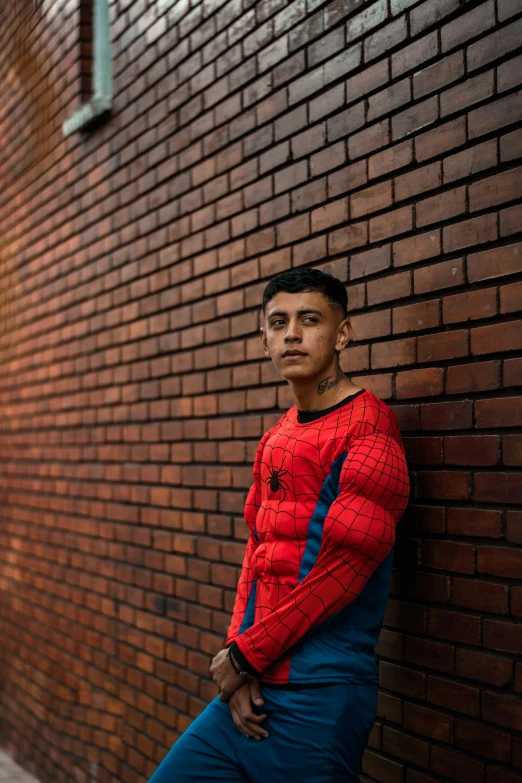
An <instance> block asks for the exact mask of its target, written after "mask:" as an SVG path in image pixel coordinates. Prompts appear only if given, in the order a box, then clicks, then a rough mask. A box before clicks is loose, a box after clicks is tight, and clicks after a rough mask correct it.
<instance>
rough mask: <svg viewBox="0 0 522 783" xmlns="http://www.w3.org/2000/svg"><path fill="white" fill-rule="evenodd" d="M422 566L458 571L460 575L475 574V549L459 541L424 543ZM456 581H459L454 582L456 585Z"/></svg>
mask: <svg viewBox="0 0 522 783" xmlns="http://www.w3.org/2000/svg"><path fill="white" fill-rule="evenodd" d="M422 565H425V566H427V567H428V568H440V569H442V570H443V571H456V572H457V573H459V574H473V573H474V572H475V563H474V551H473V547H472V546H470V545H468V544H461V543H459V542H457V541H423V542H422ZM455 581H458V580H454V582H453V583H454V584H455Z"/></svg>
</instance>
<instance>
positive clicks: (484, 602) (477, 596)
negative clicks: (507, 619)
mask: <svg viewBox="0 0 522 783" xmlns="http://www.w3.org/2000/svg"><path fill="white" fill-rule="evenodd" d="M452 603H453V604H455V605H456V606H462V607H464V608H465V609H474V610H475V611H479V612H494V613H495V614H507V612H508V588H507V587H506V586H505V585H499V584H496V583H493V582H484V581H480V580H477V579H473V580H472V579H457V578H455V579H454V580H453V595H452ZM483 628H484V625H483ZM485 646H486V647H489V646H491V645H485Z"/></svg>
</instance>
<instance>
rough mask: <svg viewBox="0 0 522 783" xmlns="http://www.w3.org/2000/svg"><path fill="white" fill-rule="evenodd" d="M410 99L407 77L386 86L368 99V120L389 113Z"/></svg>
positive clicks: (409, 86)
mask: <svg viewBox="0 0 522 783" xmlns="http://www.w3.org/2000/svg"><path fill="white" fill-rule="evenodd" d="M410 100H411V85H410V80H409V79H403V80H402V81H400V82H396V83H395V84H392V85H391V86H390V87H386V88H385V89H384V90H381V91H380V92H377V93H375V94H374V95H372V96H371V97H370V98H369V99H368V115H367V119H368V121H370V122H371V121H372V120H375V119H377V117H382V115H383V114H389V113H390V112H392V111H395V109H398V108H399V107H400V106H403V105H404V104H405V103H409V101H410Z"/></svg>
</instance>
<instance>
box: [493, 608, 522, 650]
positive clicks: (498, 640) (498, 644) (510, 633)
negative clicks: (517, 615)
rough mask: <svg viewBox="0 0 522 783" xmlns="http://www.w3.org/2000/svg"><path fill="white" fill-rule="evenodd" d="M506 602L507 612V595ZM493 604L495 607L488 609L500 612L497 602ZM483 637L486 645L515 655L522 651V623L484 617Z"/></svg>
mask: <svg viewBox="0 0 522 783" xmlns="http://www.w3.org/2000/svg"><path fill="white" fill-rule="evenodd" d="M505 603H506V608H505V612H506V613H507V596H506V599H505ZM493 606H494V607H495V608H493V609H488V611H494V612H496V613H497V614H498V613H499V611H498V607H497V606H496V605H495V604H493ZM483 637H484V640H483V644H484V647H489V648H490V649H492V650H501V651H502V652H508V653H512V654H514V655H520V654H521V653H522V625H520V624H519V623H510V622H507V621H504V620H502V621H501V620H491V619H489V618H484V623H483Z"/></svg>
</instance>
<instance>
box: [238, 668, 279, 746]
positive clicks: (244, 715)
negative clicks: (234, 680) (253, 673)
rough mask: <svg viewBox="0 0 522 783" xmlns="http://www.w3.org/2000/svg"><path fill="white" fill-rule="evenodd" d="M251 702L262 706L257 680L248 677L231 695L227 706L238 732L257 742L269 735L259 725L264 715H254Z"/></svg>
mask: <svg viewBox="0 0 522 783" xmlns="http://www.w3.org/2000/svg"><path fill="white" fill-rule="evenodd" d="M252 702H254V704H257V705H259V706H260V705H261V704H263V697H262V695H261V686H260V684H259V680H258V679H256V677H250V676H249V677H248V678H247V681H246V682H245V683H244V684H243V685H241V686H240V687H239V688H238V689H237V690H236V691H235V692H234V693H233V694H232V696H231V697H230V699H229V702H228V706H229V707H230V712H231V713H232V719H233V721H234V723H235V724H236V726H237V727H238V729H239V731H240V732H242V734H245V735H246V736H247V737H251V738H252V739H256V740H258V741H259V740H260V739H262V738H263V737H269V736H270V735H269V733H268V732H267V731H266V730H265V729H263V728H262V726H260V725H259V724H260V723H261V721H263V720H264V719H265V718H266V715H256V713H255V712H252Z"/></svg>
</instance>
